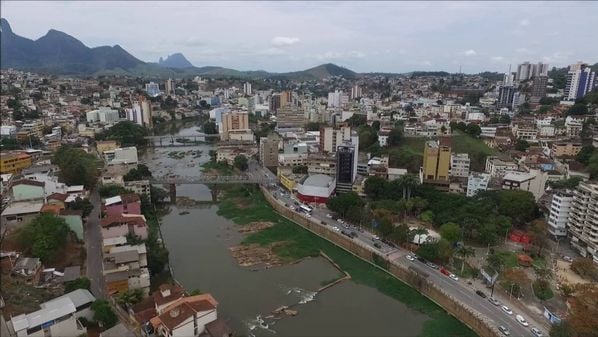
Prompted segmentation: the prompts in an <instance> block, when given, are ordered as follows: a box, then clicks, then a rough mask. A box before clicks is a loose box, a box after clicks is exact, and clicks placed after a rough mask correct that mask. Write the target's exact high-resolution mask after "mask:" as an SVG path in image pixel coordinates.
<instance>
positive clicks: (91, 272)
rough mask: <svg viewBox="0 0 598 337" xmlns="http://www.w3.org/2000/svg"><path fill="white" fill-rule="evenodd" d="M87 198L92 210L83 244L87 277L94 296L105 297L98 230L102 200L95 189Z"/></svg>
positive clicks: (100, 240) (100, 238) (100, 239)
mask: <svg viewBox="0 0 598 337" xmlns="http://www.w3.org/2000/svg"><path fill="white" fill-rule="evenodd" d="M89 200H90V201H91V203H92V204H93V210H92V211H91V213H90V214H89V217H88V218H87V223H86V225H85V234H84V235H85V246H86V248H87V278H89V280H90V281H91V292H92V293H93V295H94V296H95V297H96V298H103V299H105V298H106V286H105V282H104V268H103V264H102V232H101V230H100V210H101V209H102V202H101V199H100V194H99V193H98V190H97V189H94V190H93V191H92V192H91V195H90V198H89Z"/></svg>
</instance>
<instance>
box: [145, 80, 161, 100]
mask: <svg viewBox="0 0 598 337" xmlns="http://www.w3.org/2000/svg"><path fill="white" fill-rule="evenodd" d="M145 91H146V92H147V94H148V95H150V96H152V97H156V96H159V95H160V85H158V83H154V82H149V83H146V84H145Z"/></svg>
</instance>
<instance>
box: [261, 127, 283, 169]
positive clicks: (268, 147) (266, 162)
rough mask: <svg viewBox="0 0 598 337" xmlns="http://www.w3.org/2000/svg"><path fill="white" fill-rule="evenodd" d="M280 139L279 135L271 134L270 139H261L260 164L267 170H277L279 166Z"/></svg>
mask: <svg viewBox="0 0 598 337" xmlns="http://www.w3.org/2000/svg"><path fill="white" fill-rule="evenodd" d="M279 143H280V138H279V137H278V135H277V134H275V133H271V134H269V135H268V137H261V138H260V150H259V156H260V163H262V166H264V167H267V168H276V167H277V166H278V144H279Z"/></svg>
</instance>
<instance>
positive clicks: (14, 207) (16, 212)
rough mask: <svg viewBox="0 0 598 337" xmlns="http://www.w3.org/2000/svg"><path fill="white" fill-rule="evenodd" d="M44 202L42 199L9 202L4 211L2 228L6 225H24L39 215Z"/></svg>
mask: <svg viewBox="0 0 598 337" xmlns="http://www.w3.org/2000/svg"><path fill="white" fill-rule="evenodd" d="M43 205H44V203H43V202H41V201H22V202H13V203H11V204H9V205H8V206H7V207H6V208H5V209H4V211H2V215H1V217H2V221H1V223H2V228H4V226H13V227H14V226H17V225H18V226H24V225H26V224H28V223H29V222H30V221H31V220H33V219H34V218H35V217H36V216H38V215H39V214H40V212H41V209H42V207H43Z"/></svg>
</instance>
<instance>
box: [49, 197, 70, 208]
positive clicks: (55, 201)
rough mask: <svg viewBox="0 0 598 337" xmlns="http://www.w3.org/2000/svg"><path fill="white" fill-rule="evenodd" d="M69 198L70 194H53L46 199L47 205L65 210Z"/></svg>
mask: <svg viewBox="0 0 598 337" xmlns="http://www.w3.org/2000/svg"><path fill="white" fill-rule="evenodd" d="M67 198H68V194H65V193H52V194H50V195H49V196H47V197H46V203H47V204H49V205H60V206H62V208H65V207H66V205H65V203H66V199H67Z"/></svg>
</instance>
